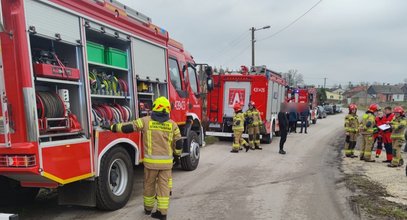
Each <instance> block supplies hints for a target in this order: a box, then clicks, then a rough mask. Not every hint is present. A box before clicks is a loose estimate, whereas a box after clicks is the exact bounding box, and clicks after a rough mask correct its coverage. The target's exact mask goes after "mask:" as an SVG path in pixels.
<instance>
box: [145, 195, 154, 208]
mask: <svg viewBox="0 0 407 220" xmlns="http://www.w3.org/2000/svg"><path fill="white" fill-rule="evenodd" d="M154 205H155V196H144V206H146V207H149V208H153V207H154Z"/></svg>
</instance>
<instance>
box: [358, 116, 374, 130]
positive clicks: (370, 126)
mask: <svg viewBox="0 0 407 220" xmlns="http://www.w3.org/2000/svg"><path fill="white" fill-rule="evenodd" d="M375 125H376V117H375V116H374V115H373V114H372V113H365V114H364V115H363V117H362V121H361V122H360V127H359V128H360V131H361V134H365V135H367V134H373V133H374V130H375V129H374V128H375Z"/></svg>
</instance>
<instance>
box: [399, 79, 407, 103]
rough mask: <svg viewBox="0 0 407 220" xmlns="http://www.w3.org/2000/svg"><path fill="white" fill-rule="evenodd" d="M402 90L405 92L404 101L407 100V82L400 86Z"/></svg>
mask: <svg viewBox="0 0 407 220" xmlns="http://www.w3.org/2000/svg"><path fill="white" fill-rule="evenodd" d="M400 89H401V91H403V92H404V101H407V83H406V84H404V85H401V86H400Z"/></svg>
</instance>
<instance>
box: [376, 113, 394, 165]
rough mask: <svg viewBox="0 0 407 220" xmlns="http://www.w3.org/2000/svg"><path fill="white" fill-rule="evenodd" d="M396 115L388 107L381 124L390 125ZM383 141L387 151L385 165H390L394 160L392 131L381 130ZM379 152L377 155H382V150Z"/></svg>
mask: <svg viewBox="0 0 407 220" xmlns="http://www.w3.org/2000/svg"><path fill="white" fill-rule="evenodd" d="M393 118H394V114H393V113H392V108H391V107H390V106H387V107H386V108H384V115H383V118H382V121H381V124H390V122H391V121H392V120H393ZM380 132H381V136H382V141H383V144H384V148H385V149H386V160H384V161H383V162H384V163H390V162H391V161H392V159H393V147H392V140H391V129H385V130H381V131H380ZM378 150H380V151H379V152H377V151H376V155H377V154H379V155H380V153H381V149H378Z"/></svg>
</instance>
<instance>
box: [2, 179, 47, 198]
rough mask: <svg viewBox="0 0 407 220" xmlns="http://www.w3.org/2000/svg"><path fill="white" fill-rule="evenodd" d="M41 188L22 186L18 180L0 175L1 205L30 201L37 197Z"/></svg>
mask: <svg viewBox="0 0 407 220" xmlns="http://www.w3.org/2000/svg"><path fill="white" fill-rule="evenodd" d="M39 191H40V188H29V187H21V185H20V183H19V182H18V181H16V180H13V179H10V178H7V177H5V176H0V195H1V196H0V205H16V204H25V203H30V202H33V201H34V200H35V198H37V195H38V192H39Z"/></svg>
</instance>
